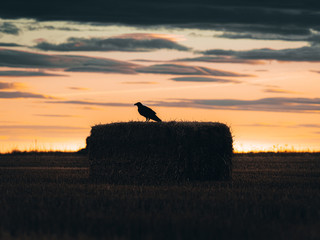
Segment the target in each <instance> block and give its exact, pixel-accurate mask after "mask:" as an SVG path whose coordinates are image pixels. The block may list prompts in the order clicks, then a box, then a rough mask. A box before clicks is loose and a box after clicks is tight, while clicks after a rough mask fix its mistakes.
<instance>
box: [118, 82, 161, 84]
mask: <svg viewBox="0 0 320 240" xmlns="http://www.w3.org/2000/svg"><path fill="white" fill-rule="evenodd" d="M122 84H157V82H122Z"/></svg>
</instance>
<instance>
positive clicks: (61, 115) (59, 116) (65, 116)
mask: <svg viewBox="0 0 320 240" xmlns="http://www.w3.org/2000/svg"><path fill="white" fill-rule="evenodd" d="M33 116H37V117H49V118H51V117H53V118H69V117H76V116H74V115H66V114H33Z"/></svg>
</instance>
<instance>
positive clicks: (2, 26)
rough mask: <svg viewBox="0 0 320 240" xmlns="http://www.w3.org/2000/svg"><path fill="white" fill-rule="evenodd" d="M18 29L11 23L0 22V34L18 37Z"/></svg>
mask: <svg viewBox="0 0 320 240" xmlns="http://www.w3.org/2000/svg"><path fill="white" fill-rule="evenodd" d="M19 32H20V29H19V28H18V27H17V26H16V25H15V24H13V23H10V22H2V23H1V22H0V33H6V34H12V35H18V34H19Z"/></svg>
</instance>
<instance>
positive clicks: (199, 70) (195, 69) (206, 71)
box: [136, 64, 250, 77]
mask: <svg viewBox="0 0 320 240" xmlns="http://www.w3.org/2000/svg"><path fill="white" fill-rule="evenodd" d="M136 71H137V72H139V73H154V74H172V75H208V76H228V77H248V76H250V75H244V74H239V73H234V72H227V71H221V70H215V69H211V68H206V67H199V66H187V65H178V64H157V65H151V66H147V67H140V68H137V69H136Z"/></svg>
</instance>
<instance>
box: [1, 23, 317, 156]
mask: <svg viewBox="0 0 320 240" xmlns="http://www.w3.org/2000/svg"><path fill="white" fill-rule="evenodd" d="M0 21H2V22H8V23H10V24H13V25H15V26H16V27H17V28H18V29H21V31H20V32H19V34H8V33H1V34H0V101H1V119H0V122H1V127H0V152H7V151H11V150H14V149H19V150H33V149H38V150H77V149H79V148H82V147H85V139H86V137H87V136H88V135H89V133H90V127H91V126H93V125H95V124H100V123H111V122H118V121H144V118H143V117H141V116H140V115H139V114H138V112H137V109H136V107H135V106H133V104H134V103H135V102H137V101H140V102H142V103H144V104H145V105H148V106H151V107H152V108H153V109H154V110H155V111H156V112H157V114H158V116H159V117H160V118H161V119H162V120H164V121H172V120H174V121H180V120H182V121H219V122H222V123H226V124H227V125H228V126H230V127H231V129H232V133H233V135H234V141H235V145H234V146H235V150H236V151H251V150H254V151H256V150H257V151H259V150H284V149H288V150H310V151H319V150H320V138H319V134H320V124H319V122H320V116H319V111H320V99H319V98H318V92H319V89H320V82H319V77H320V75H319V72H317V71H320V70H319V62H318V61H314V60H309V59H306V60H305V61H301V60H299V61H297V60H296V59H295V56H293V54H288V56H289V57H291V58H292V60H291V59H285V60H284V59H283V58H284V57H283V56H284V55H285V56H286V54H287V52H288V51H291V50H288V49H294V50H292V51H295V49H298V50H300V49H301V48H302V47H306V48H308V47H309V43H308V42H303V41H284V40H254V39H226V38H221V37H217V35H219V34H222V33H223V32H218V31H214V30H211V31H209V30H199V29H183V28H180V29H174V28H171V29H166V28H159V29H144V28H138V27H126V26H116V25H114V26H113V25H111V26H110V25H109V26H103V25H97V26H93V25H89V24H88V25H86V24H77V23H74V22H73V23H71V22H36V25H35V20H25V19H18V20H0ZM31 26H37V28H36V29H33V30H30V29H31V28H30V27H31ZM48 26H54V28H51V29H50V30H49V28H48ZM66 27H68V29H66ZM70 29H71V30H70ZM114 39H116V41H118V42H121V44H122V45H121V46H118V45H117V43H115V41H114ZM119 39H120V40H119ZM121 39H122V40H121ZM104 40H106V41H104ZM122 41H123V42H122ZM4 43H6V45H5V44H4ZM8 43H11V45H12V46H8ZM13 43H14V44H15V46H13ZM1 44H2V45H1ZM266 48H267V49H269V50H264V52H262V53H261V59H260V55H259V54H260V53H259V54H258V57H257V56H255V57H252V54H255V53H252V52H250V50H252V49H260V50H261V49H266ZM212 49H215V50H217V49H218V50H224V51H226V50H232V51H233V52H229V53H227V52H224V53H223V54H224V55H221V54H220V53H218V52H217V51H216V52H215V54H207V53H205V52H204V51H206V50H212ZM270 49H271V50H270ZM282 50H284V51H282ZM298 50H297V51H298ZM307 50H308V49H307ZM261 51H262V50H261ZM265 52H267V53H265ZM263 54H266V55H265V57H264V58H265V59H263V56H264V55H263ZM270 55H272V57H270ZM280 55H281V56H280ZM198 57H212V59H215V60H212V59H211V60H210V61H209V60H208V59H206V61H204V60H201V61H199V59H193V60H191V58H198ZM181 59H185V60H184V61H182V60H181ZM186 59H188V60H186ZM222 59H225V60H227V61H225V62H223V61H222ZM231 60H233V62H232V61H231ZM235 61H237V63H235Z"/></svg>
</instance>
